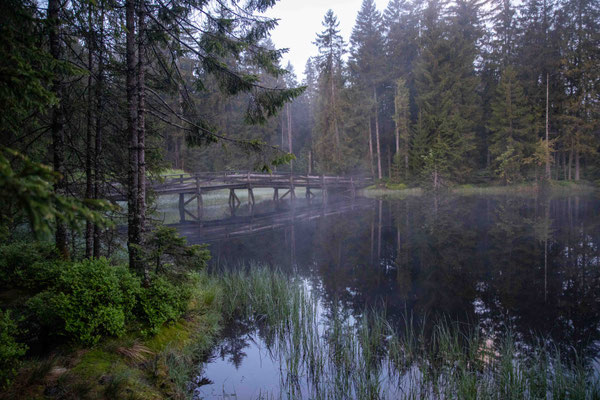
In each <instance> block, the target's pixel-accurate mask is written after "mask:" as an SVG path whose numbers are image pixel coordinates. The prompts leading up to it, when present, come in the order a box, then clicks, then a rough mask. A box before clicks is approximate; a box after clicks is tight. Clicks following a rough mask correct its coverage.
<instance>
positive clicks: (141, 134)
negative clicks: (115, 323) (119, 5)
mask: <svg viewBox="0 0 600 400" xmlns="http://www.w3.org/2000/svg"><path fill="white" fill-rule="evenodd" d="M145 42H146V4H145V2H144V1H143V0H142V1H140V2H139V9H138V63H137V90H138V92H137V95H138V110H137V113H138V114H137V123H138V131H137V138H138V192H137V210H136V213H137V218H136V219H137V220H138V224H139V225H138V240H139V244H143V242H144V233H145V230H146V58H145V56H144V54H145V51H144V50H145V47H144V46H145ZM140 267H141V268H142V269H143V275H144V283H145V285H146V286H148V285H149V284H150V270H149V269H148V267H147V266H146V265H145V264H144V265H140Z"/></svg>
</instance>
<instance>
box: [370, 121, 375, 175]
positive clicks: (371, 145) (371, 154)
mask: <svg viewBox="0 0 600 400" xmlns="http://www.w3.org/2000/svg"><path fill="white" fill-rule="evenodd" d="M369 168H370V170H371V176H372V177H373V179H375V170H374V169H373V132H372V131H371V117H369Z"/></svg>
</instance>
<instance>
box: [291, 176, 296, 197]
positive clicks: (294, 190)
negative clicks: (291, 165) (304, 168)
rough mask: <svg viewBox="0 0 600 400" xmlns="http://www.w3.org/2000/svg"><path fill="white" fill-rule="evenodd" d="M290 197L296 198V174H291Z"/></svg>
mask: <svg viewBox="0 0 600 400" xmlns="http://www.w3.org/2000/svg"><path fill="white" fill-rule="evenodd" d="M290 197H291V199H292V200H295V199H296V189H295V188H294V175H293V174H291V175H290Z"/></svg>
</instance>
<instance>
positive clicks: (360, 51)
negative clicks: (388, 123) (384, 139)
mask: <svg viewBox="0 0 600 400" xmlns="http://www.w3.org/2000/svg"><path fill="white" fill-rule="evenodd" d="M350 44H351V50H350V60H349V66H350V71H351V74H352V79H353V81H354V82H355V84H356V85H358V86H359V87H360V88H362V90H363V91H364V92H365V95H367V96H368V93H371V96H372V101H373V114H372V116H371V117H370V121H371V120H372V121H373V122H374V124H375V129H374V130H375V150H376V152H377V177H378V178H379V179H381V178H382V177H383V172H382V162H381V158H382V151H381V132H380V126H381V124H380V118H379V113H380V109H379V108H380V92H381V85H382V83H383V82H384V81H385V57H382V55H383V54H384V37H383V24H382V20H381V14H380V13H379V11H377V8H376V6H375V2H374V1H373V0H363V3H362V6H361V8H360V11H359V12H358V16H357V17H356V23H355V25H354V28H353V29H352V35H351V36H350ZM369 126H371V122H369ZM369 135H371V134H370V133H369ZM369 140H371V139H370V137H369Z"/></svg>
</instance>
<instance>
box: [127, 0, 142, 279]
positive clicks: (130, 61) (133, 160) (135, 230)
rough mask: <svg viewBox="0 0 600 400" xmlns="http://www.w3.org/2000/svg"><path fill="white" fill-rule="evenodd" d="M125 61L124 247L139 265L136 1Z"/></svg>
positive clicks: (135, 265)
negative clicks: (127, 141)
mask: <svg viewBox="0 0 600 400" xmlns="http://www.w3.org/2000/svg"><path fill="white" fill-rule="evenodd" d="M125 25H126V28H127V33H126V61H127V70H126V76H125V86H126V90H127V137H128V140H129V160H128V164H129V165H128V187H127V225H128V230H127V235H128V238H127V239H128V240H127V247H128V250H129V267H130V268H131V269H133V270H136V269H138V264H139V262H138V259H139V257H138V251H137V248H136V246H139V244H140V229H139V224H140V221H139V219H138V217H139V214H138V213H137V195H138V187H139V186H138V133H137V106H138V101H137V93H136V83H137V82H136V57H135V50H136V42H135V1H134V0H126V2H125Z"/></svg>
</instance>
